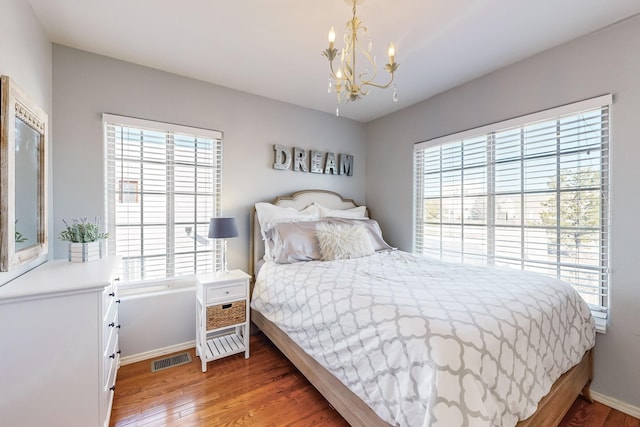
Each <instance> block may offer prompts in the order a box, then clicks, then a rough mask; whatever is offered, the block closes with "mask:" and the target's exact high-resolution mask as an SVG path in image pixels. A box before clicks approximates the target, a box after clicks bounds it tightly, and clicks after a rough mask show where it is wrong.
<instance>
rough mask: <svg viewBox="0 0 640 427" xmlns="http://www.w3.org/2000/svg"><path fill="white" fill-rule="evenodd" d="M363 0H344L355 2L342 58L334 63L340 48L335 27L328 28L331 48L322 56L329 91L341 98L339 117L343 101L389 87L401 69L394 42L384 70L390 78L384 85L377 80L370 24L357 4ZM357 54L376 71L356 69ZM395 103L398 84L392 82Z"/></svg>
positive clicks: (352, 99)
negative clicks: (325, 61) (362, 18)
mask: <svg viewBox="0 0 640 427" xmlns="http://www.w3.org/2000/svg"><path fill="white" fill-rule="evenodd" d="M363 1H364V0H345V2H347V3H352V4H353V18H351V20H350V21H348V22H347V29H346V32H345V34H344V44H345V47H343V48H342V49H341V50H340V57H339V61H337V62H338V64H337V68H336V66H334V60H335V59H336V57H337V56H338V49H337V48H335V47H334V42H335V40H336V33H335V30H334V29H333V27H331V30H330V31H329V47H328V48H327V49H325V50H324V51H323V52H322V55H323V56H325V57H326V58H327V59H328V60H329V68H330V73H329V88H328V92H329V93H331V92H333V91H335V92H336V95H337V98H338V106H336V116H339V115H340V105H339V104H341V103H345V102H349V101H357V100H359V99H361V98H363V97H364V96H366V95H367V94H368V93H369V89H370V88H371V87H377V88H380V89H386V88H388V87H389V86H391V84H392V83H393V77H394V73H395V72H396V70H397V69H398V65H399V64H398V63H397V62H395V55H396V48H395V46H394V45H393V43H391V44H389V50H388V51H387V54H388V55H389V63H388V64H386V65H385V66H384V69H385V70H386V71H387V72H388V73H389V81H388V82H387V83H384V84H381V83H376V82H374V80H375V78H376V76H377V74H378V70H377V66H376V57H375V56H371V50H372V43H371V38H370V37H369V33H368V31H367V27H365V26H364V24H363V23H362V21H360V19H359V18H358V17H357V16H356V4H358V3H362V2H363ZM361 38H366V39H367V48H366V49H365V48H364V47H363V46H362V45H361V43H360V41H361ZM356 57H357V58H358V59H364V60H365V61H366V63H365V66H370V67H371V68H372V69H373V71H372V72H370V70H369V69H368V68H365V69H364V70H363V71H361V72H359V73H358V72H357V71H356ZM392 99H393V102H398V91H397V90H396V87H395V84H394V85H393V96H392Z"/></svg>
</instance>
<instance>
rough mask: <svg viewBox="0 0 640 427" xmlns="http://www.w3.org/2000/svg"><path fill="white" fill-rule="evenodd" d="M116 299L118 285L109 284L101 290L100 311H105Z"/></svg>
mask: <svg viewBox="0 0 640 427" xmlns="http://www.w3.org/2000/svg"><path fill="white" fill-rule="evenodd" d="M117 299H118V287H117V286H115V285H113V284H111V285H109V286H107V287H106V288H105V290H104V291H103V292H102V310H103V311H102V312H103V313H106V312H107V310H108V309H109V306H110V305H112V304H115V302H116V301H117Z"/></svg>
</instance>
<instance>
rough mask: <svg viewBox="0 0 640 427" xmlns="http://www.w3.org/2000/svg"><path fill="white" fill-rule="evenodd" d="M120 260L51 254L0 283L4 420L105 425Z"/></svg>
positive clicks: (115, 358)
mask: <svg viewBox="0 0 640 427" xmlns="http://www.w3.org/2000/svg"><path fill="white" fill-rule="evenodd" d="M118 263H119V258H117V257H107V258H104V259H101V260H99V261H92V262H86V263H72V262H68V261H50V262H47V263H45V264H43V265H41V266H39V267H37V268H35V269H33V270H31V271H29V272H27V273H25V274H24V275H22V276H20V277H18V278H17V279H15V280H13V281H11V282H9V283H7V284H5V285H3V286H1V287H0V385H1V386H0V424H1V425H3V426H20V427H39V426H48V427H54V426H61V427H62V426H64V427H70V426H78V427H80V426H83V427H93V426H96V427H102V426H108V425H109V416H110V414H111V404H112V402H113V388H114V386H115V380H116V371H117V369H118V363H119V360H120V352H119V348H118V331H119V328H120V325H119V323H118V305H119V304H118V303H119V299H118V283H117V278H116V277H115V274H116V270H117V266H118Z"/></svg>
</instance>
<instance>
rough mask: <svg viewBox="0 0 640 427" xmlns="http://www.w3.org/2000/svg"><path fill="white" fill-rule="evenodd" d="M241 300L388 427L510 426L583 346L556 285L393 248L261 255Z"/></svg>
mask: <svg viewBox="0 0 640 427" xmlns="http://www.w3.org/2000/svg"><path fill="white" fill-rule="evenodd" d="M251 306H252V308H254V309H255V310H258V311H260V312H261V313H262V314H263V315H264V316H265V317H266V318H267V319H268V320H270V321H271V322H273V323H275V324H276V325H277V326H278V327H279V328H280V329H282V330H283V331H284V332H285V333H286V334H287V335H288V336H289V337H290V338H291V339H292V340H293V341H295V342H296V343H297V344H298V345H299V346H300V347H301V348H303V349H304V350H305V351H306V352H307V353H308V354H309V355H311V356H312V357H313V358H314V359H315V360H316V361H317V362H318V363H320V364H321V365H322V366H324V367H325V368H326V369H327V370H328V371H329V372H331V373H332V374H333V375H334V376H335V377H336V378H338V379H339V380H340V381H341V382H342V383H343V384H345V385H346V386H347V387H348V388H349V389H350V390H352V391H353V392H354V393H355V394H356V395H357V396H359V397H360V398H361V399H362V400H363V401H364V402H366V403H367V405H369V406H370V407H371V408H372V409H373V410H374V411H375V412H376V414H378V416H379V417H380V418H382V419H383V420H385V421H386V422H388V423H390V424H392V425H398V426H412V427H413V426H440V427H442V426H446V427H455V426H471V427H473V426H501V427H503V426H505V427H508V426H514V425H515V424H516V423H517V422H518V421H519V420H522V419H525V418H527V417H528V416H530V415H531V414H533V413H534V412H535V410H536V408H537V404H538V401H539V400H540V399H541V398H542V397H543V396H544V395H545V394H547V393H548V391H549V390H550V388H551V385H552V384H553V383H554V381H555V380H556V379H557V378H559V377H560V375H561V374H563V373H564V372H566V371H567V370H569V369H570V368H571V367H572V366H573V365H575V364H577V363H578V362H579V361H580V360H581V359H582V357H583V355H584V353H585V351H587V350H588V349H590V348H592V347H593V345H594V344H595V328H594V321H593V319H592V317H591V313H590V310H589V308H588V306H587V305H586V304H585V303H584V301H583V300H582V299H581V297H580V296H579V295H578V294H577V292H575V290H574V289H573V288H572V287H571V286H569V285H567V284H566V283H563V282H560V281H557V280H554V279H552V278H548V277H545V276H541V275H537V274H534V273H528V272H522V271H519V270H511V269H506V268H505V269H502V268H488V267H475V266H467V265H464V266H463V265H460V264H452V263H445V262H441V261H437V260H433V259H429V258H425V257H421V256H417V255H413V254H410V253H406V252H402V251H382V252H378V253H376V254H374V255H371V256H367V257H363V258H355V259H348V260H340V261H326V262H321V261H309V262H299V263H294V264H277V263H274V262H272V261H269V262H266V263H265V264H264V265H263V266H262V268H261V269H260V272H259V274H258V277H257V280H256V285H255V288H254V292H253V297H252V302H251Z"/></svg>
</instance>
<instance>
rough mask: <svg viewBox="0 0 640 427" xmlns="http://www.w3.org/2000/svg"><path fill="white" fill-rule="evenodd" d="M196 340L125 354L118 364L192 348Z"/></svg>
mask: <svg viewBox="0 0 640 427" xmlns="http://www.w3.org/2000/svg"><path fill="white" fill-rule="evenodd" d="M195 346H196V341H195V340H193V341H187V342H184V343H182V344H176V345H172V346H169V347H164V348H158V349H155V350H151V351H145V352H144V353H139V354H132V355H131V356H125V357H123V358H121V359H120V365H129V364H131V363H136V362H140V361H143V360H148V359H153V358H155V357H159V356H164V355H165V354H169V353H175V352H176V351H182V350H187V349H189V348H194V347H195Z"/></svg>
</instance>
